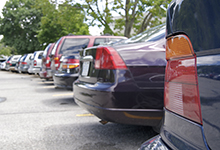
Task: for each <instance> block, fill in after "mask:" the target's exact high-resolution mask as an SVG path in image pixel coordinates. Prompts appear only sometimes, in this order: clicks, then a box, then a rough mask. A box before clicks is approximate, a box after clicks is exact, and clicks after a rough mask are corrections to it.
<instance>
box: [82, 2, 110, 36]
mask: <svg viewBox="0 0 220 150" xmlns="http://www.w3.org/2000/svg"><path fill="white" fill-rule="evenodd" d="M85 3H86V4H85V5H84V8H85V9H86V11H87V14H88V16H90V17H92V19H91V20H92V21H91V22H90V24H91V25H92V26H94V25H97V24H96V23H95V21H98V22H99V24H98V26H99V27H101V26H104V31H103V33H104V34H107V33H108V34H114V32H113V30H112V29H111V28H110V24H111V23H113V17H112V14H111V12H110V11H111V10H110V7H111V3H109V0H105V2H103V1H100V0H85Z"/></svg>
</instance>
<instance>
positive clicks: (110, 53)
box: [95, 47, 127, 69]
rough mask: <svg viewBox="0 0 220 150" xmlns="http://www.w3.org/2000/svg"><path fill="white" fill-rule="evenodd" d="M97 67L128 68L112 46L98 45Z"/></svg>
mask: <svg viewBox="0 0 220 150" xmlns="http://www.w3.org/2000/svg"><path fill="white" fill-rule="evenodd" d="M95 68H96V69H127V67H126V65H125V63H124V61H123V60H122V58H121V56H120V55H119V54H118V53H117V51H116V50H115V49H114V48H112V47H98V48H97V50H96V59H95Z"/></svg>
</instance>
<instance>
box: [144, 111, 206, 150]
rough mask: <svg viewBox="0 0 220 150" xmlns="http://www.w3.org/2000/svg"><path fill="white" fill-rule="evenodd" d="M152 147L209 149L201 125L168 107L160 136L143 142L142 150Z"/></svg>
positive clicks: (182, 149) (183, 149)
mask: <svg viewBox="0 0 220 150" xmlns="http://www.w3.org/2000/svg"><path fill="white" fill-rule="evenodd" d="M164 143H165V144H164ZM161 145H162V146H161ZM150 147H157V148H158V150H160V149H162V148H163V147H166V148H167V149H179V150H185V149H209V147H208V145H207V142H206V140H205V136H204V133H203V127H202V126H201V125H199V124H196V123H194V122H192V121H190V120H187V119H185V118H183V117H181V116H178V115H176V114H174V113H172V112H170V111H168V110H166V109H165V115H164V123H163V125H162V127H161V131H160V136H157V137H155V138H153V139H150V140H148V141H147V142H145V143H144V144H142V146H141V148H140V150H145V149H147V148H150Z"/></svg>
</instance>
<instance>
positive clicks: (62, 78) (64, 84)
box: [53, 73, 78, 89]
mask: <svg viewBox="0 0 220 150" xmlns="http://www.w3.org/2000/svg"><path fill="white" fill-rule="evenodd" d="M77 78H78V74H68V73H66V74H54V76H53V81H54V85H55V86H56V87H60V88H66V89H72V88H73V82H74V81H75V80H76V79H77Z"/></svg>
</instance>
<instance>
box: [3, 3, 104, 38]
mask: <svg viewBox="0 0 220 150" xmlns="http://www.w3.org/2000/svg"><path fill="white" fill-rule="evenodd" d="M6 1H8V0H1V2H0V16H1V17H3V16H2V8H3V7H4V5H5V3H6ZM89 32H90V34H91V35H100V32H102V29H100V28H99V27H97V26H95V27H89ZM1 38H2V36H1V35H0V39H1Z"/></svg>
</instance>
